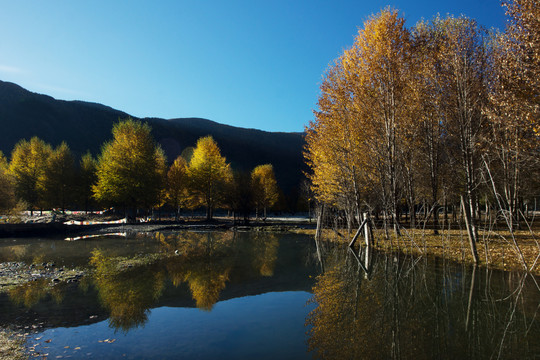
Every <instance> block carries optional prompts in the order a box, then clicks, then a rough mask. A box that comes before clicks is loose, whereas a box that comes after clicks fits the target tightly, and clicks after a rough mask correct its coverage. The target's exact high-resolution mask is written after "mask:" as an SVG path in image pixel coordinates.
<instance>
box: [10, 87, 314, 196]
mask: <svg viewBox="0 0 540 360" xmlns="http://www.w3.org/2000/svg"><path fill="white" fill-rule="evenodd" d="M129 116H130V115H129V114H127V113H125V112H122V111H119V110H115V109H112V108H110V107H108V106H104V105H101V104H95V103H88V102H82V101H64V100H56V99H54V98H52V97H50V96H46V95H40V94H36V93H32V92H30V91H27V90H25V89H23V88H22V87H20V86H18V85H16V84H13V83H9V82H4V81H0V126H1V128H2V131H0V150H1V151H3V152H4V154H5V155H6V156H8V157H9V154H10V153H11V150H12V149H13V147H14V145H15V144H16V143H17V142H18V141H19V140H20V139H30V138H31V137H32V136H38V137H39V138H41V139H43V140H44V141H46V142H48V143H50V144H51V145H53V146H56V145H58V144H59V143H61V142H62V141H66V142H67V144H68V145H69V147H70V148H71V149H72V150H73V152H75V153H76V154H77V155H81V154H83V153H85V152H86V151H87V150H90V151H91V152H92V154H94V155H97V154H98V153H99V152H100V149H101V146H102V144H103V143H104V142H106V141H108V140H109V139H110V138H111V129H112V125H113V124H114V123H115V122H117V121H118V120H119V119H124V118H127V117H129ZM134 118H135V117H134ZM141 120H144V121H147V122H148V123H149V124H150V126H151V127H152V129H153V130H152V132H153V135H154V137H155V139H156V140H157V141H158V142H159V143H160V144H161V146H162V147H163V149H164V150H165V153H166V155H167V158H168V160H169V162H172V161H173V160H174V159H175V158H176V157H177V156H178V155H180V153H181V152H182V150H184V149H185V148H186V147H189V146H194V145H195V143H196V141H197V139H198V138H199V137H201V136H205V135H212V136H213V137H214V139H215V140H216V141H217V143H218V144H219V146H220V147H221V150H222V153H223V155H224V156H226V157H227V160H228V161H229V162H230V163H231V164H232V166H233V168H234V169H237V170H251V169H253V168H254V167H255V166H256V165H259V164H265V163H271V164H273V165H274V168H275V172H276V177H277V180H278V183H279V185H280V187H282V189H283V190H284V191H285V192H291V191H294V190H295V189H297V187H298V184H299V183H300V181H301V178H302V170H303V159H302V148H303V144H304V139H303V134H301V133H276V132H265V131H260V130H254V129H244V128H237V127H233V126H227V125H222V124H218V123H216V122H213V121H210V120H206V119H199V118H181V119H172V120H165V119H158V118H146V119H141Z"/></svg>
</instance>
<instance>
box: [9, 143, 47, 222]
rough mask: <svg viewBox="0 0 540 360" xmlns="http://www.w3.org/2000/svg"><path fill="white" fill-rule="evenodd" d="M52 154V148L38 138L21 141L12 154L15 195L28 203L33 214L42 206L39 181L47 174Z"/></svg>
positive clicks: (11, 167) (10, 169) (10, 167)
mask: <svg viewBox="0 0 540 360" xmlns="http://www.w3.org/2000/svg"><path fill="white" fill-rule="evenodd" d="M51 154H52V149H51V146H50V145H49V144H47V143H45V142H44V141H43V140H41V139H39V138H38V137H33V138H31V139H30V141H27V140H21V141H19V142H18V143H17V144H16V145H15V148H14V149H13V151H12V153H11V162H10V164H9V172H10V173H11V174H12V176H13V177H14V179H15V194H16V196H17V198H19V199H21V200H23V201H24V202H26V203H27V205H28V207H29V209H30V213H31V214H32V213H33V210H34V209H35V207H36V206H38V205H41V204H40V201H41V198H42V196H41V193H40V190H39V188H38V179H39V178H40V177H41V176H42V175H43V173H44V172H45V167H46V163H47V159H48V158H49V157H50V156H51Z"/></svg>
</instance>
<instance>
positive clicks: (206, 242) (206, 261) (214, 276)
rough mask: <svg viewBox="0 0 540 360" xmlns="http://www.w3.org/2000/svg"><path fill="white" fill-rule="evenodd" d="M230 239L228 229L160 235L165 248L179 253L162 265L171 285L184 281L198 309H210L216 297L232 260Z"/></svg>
mask: <svg viewBox="0 0 540 360" xmlns="http://www.w3.org/2000/svg"><path fill="white" fill-rule="evenodd" d="M233 238H234V233H232V232H212V233H210V232H208V233H195V232H183V233H179V234H178V233H177V234H170V235H168V236H163V237H162V238H160V241H161V244H162V245H163V247H164V248H165V249H166V251H173V250H174V251H176V250H178V253H179V256H177V257H173V258H170V259H169V260H168V261H167V265H166V267H167V271H168V273H169V276H170V278H171V280H172V282H173V284H174V286H179V285H180V284H181V283H183V282H186V283H187V284H188V286H189V288H190V290H191V294H192V296H193V299H194V300H195V301H196V302H197V307H198V308H201V309H205V310H211V309H212V306H213V305H214V304H215V303H216V302H217V301H218V300H219V293H220V292H221V290H223V289H224V288H225V285H226V282H227V281H228V280H229V273H230V271H231V269H232V265H233V263H234V252H235V250H234V241H233Z"/></svg>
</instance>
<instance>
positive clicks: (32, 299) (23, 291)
mask: <svg viewBox="0 0 540 360" xmlns="http://www.w3.org/2000/svg"><path fill="white" fill-rule="evenodd" d="M50 283H51V281H50V279H46V278H41V279H37V280H35V281H30V282H27V283H25V284H22V285H19V286H17V287H16V288H14V289H11V290H10V291H9V298H10V299H11V301H12V302H13V303H15V304H17V305H19V306H25V307H27V308H31V307H32V306H34V305H36V304H37V303H39V302H40V301H41V300H43V299H45V298H46V297H47V295H48V294H49V291H50V290H51V285H50ZM56 293H58V291H57V292H56Z"/></svg>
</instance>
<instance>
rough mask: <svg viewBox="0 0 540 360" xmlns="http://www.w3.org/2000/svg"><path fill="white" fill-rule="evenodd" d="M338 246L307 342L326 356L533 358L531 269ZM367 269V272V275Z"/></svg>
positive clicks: (535, 327)
mask: <svg viewBox="0 0 540 360" xmlns="http://www.w3.org/2000/svg"><path fill="white" fill-rule="evenodd" d="M369 255H370V254H361V255H360V256H357V255H356V254H354V253H351V252H350V251H348V250H346V249H334V250H332V251H330V252H329V255H328V256H327V257H326V259H325V272H324V274H322V275H320V276H319V277H318V278H317V282H316V285H315V286H314V288H313V291H314V296H313V301H314V302H316V303H317V305H318V306H317V307H316V308H315V310H313V311H312V312H311V313H310V315H309V316H308V319H307V322H306V324H307V325H308V326H309V340H308V345H309V348H310V350H311V351H312V352H313V354H314V355H315V357H318V358H323V359H343V358H346V359H353V358H366V359H369V358H392V359H401V358H403V359H408V358H415V359H432V358H445V359H446V358H452V359H453V358H480V359H484V358H523V359H526V358H534V357H535V356H538V355H539V354H540V344H538V339H539V338H540V322H539V321H538V320H537V319H536V316H537V313H539V310H540V289H539V288H538V284H537V279H535V278H533V277H532V276H531V275H527V274H518V273H504V272H499V271H492V270H488V269H480V268H478V269H476V268H472V267H468V266H461V265H455V264H450V263H448V262H446V261H443V260H427V259H426V258H411V257H406V256H404V255H398V254H395V255H390V256H385V255H381V254H373V257H372V259H371V260H369V258H368V261H366V257H369ZM368 275H369V276H368Z"/></svg>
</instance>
